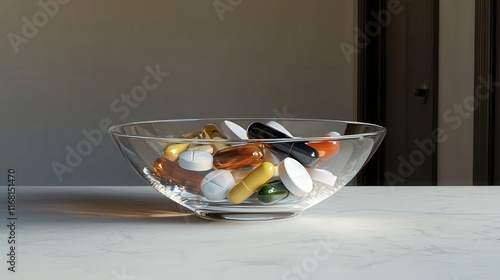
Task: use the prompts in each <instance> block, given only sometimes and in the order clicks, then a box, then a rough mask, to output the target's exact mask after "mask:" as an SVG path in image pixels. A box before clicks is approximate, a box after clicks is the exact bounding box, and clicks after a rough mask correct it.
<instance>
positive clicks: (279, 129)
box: [266, 121, 293, 137]
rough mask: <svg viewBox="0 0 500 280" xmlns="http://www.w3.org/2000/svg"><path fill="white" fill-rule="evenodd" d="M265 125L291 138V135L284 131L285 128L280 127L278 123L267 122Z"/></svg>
mask: <svg viewBox="0 0 500 280" xmlns="http://www.w3.org/2000/svg"><path fill="white" fill-rule="evenodd" d="M266 125H267V126H270V127H272V128H274V129H276V130H278V131H279V132H281V133H284V134H286V135H287V136H290V137H293V135H292V134H291V133H290V132H289V131H288V130H286V128H285V127H284V126H282V125H281V124H279V123H278V122H275V121H268V122H266Z"/></svg>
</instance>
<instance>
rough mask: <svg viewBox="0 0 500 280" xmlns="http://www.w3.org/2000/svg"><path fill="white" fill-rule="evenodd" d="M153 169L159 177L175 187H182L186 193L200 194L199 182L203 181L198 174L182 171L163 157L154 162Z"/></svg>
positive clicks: (177, 165) (174, 163)
mask: <svg viewBox="0 0 500 280" xmlns="http://www.w3.org/2000/svg"><path fill="white" fill-rule="evenodd" d="M154 169H155V171H156V174H157V175H158V176H159V177H161V178H163V179H165V180H168V181H170V182H172V183H174V184H176V185H179V186H184V187H185V188H186V190H187V191H188V192H191V193H194V194H202V193H201V181H203V176H202V175H201V174H199V173H198V172H194V171H189V170H186V169H183V168H181V167H180V166H179V164H177V162H173V161H171V160H168V159H167V158H164V157H161V158H158V159H156V160H155V163H154Z"/></svg>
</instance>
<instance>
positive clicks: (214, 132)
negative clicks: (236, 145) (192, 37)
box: [202, 124, 227, 151]
mask: <svg viewBox="0 0 500 280" xmlns="http://www.w3.org/2000/svg"><path fill="white" fill-rule="evenodd" d="M202 132H203V138H204V139H227V137H226V136H225V135H224V134H223V133H222V132H221V131H220V130H219V129H218V128H217V127H216V126H215V125H213V124H207V125H205V126H204V127H203V131H202ZM211 145H212V147H213V148H214V150H215V151H218V150H222V149H225V148H227V145H226V144H224V143H212V144H211Z"/></svg>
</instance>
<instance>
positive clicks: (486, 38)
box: [473, 0, 499, 185]
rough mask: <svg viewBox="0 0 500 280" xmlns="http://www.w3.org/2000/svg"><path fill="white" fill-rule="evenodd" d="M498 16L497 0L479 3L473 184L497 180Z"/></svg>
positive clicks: (477, 9) (476, 33)
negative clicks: (494, 82)
mask: <svg viewBox="0 0 500 280" xmlns="http://www.w3.org/2000/svg"><path fill="white" fill-rule="evenodd" d="M495 15H496V1H495V0H476V26H475V67H474V72H475V73H474V76H475V92H474V95H475V97H476V98H475V101H476V102H477V104H476V108H477V109H476V111H475V112H474V173H473V184H474V185H492V184H494V178H495V175H494V173H495V166H494V160H495V158H497V156H495V149H494V146H497V147H498V145H499V144H498V142H497V143H495V95H494V92H492V91H491V88H492V86H493V84H492V82H493V81H494V79H495V78H496V77H497V75H496V73H495V71H496V70H495V68H498V67H496V66H495V65H496V64H495V58H496V56H495V41H496V40H495V37H496V32H495ZM485 81H486V82H485ZM497 109H498V108H497ZM496 111H498V110H496ZM497 130H498V129H497ZM496 152H497V153H498V151H496ZM497 168H498V166H497Z"/></svg>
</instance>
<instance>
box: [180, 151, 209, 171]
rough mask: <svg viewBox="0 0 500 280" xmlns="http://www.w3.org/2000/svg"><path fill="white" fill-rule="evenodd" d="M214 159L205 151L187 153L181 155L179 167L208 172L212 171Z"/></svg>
mask: <svg viewBox="0 0 500 280" xmlns="http://www.w3.org/2000/svg"><path fill="white" fill-rule="evenodd" d="M213 161H214V159H213V157H212V155H211V154H209V153H207V152H203V151H185V152H182V153H181V154H180V155H179V166H180V167H182V168H184V169H186V170H192V171H206V170H210V169H212V166H213Z"/></svg>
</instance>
